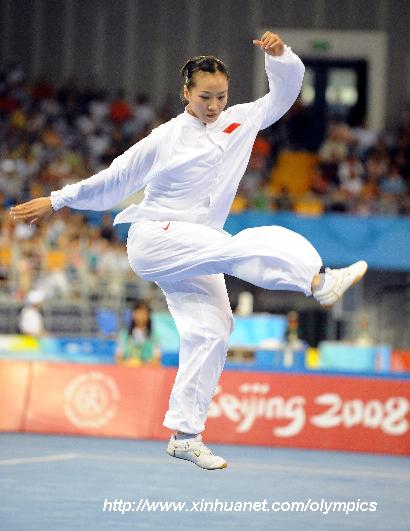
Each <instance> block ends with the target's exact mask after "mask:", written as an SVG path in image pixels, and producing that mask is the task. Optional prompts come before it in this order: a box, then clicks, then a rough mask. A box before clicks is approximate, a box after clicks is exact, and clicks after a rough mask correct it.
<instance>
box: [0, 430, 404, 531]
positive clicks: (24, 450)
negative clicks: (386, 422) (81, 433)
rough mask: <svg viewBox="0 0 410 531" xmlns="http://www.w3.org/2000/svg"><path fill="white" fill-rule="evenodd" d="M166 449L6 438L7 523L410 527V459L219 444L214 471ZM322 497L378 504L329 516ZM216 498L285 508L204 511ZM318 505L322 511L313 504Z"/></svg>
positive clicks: (2, 462)
mask: <svg viewBox="0 0 410 531" xmlns="http://www.w3.org/2000/svg"><path fill="white" fill-rule="evenodd" d="M164 447H165V445H164V443H163V442H157V441H155V442H154V441H134V440H119V439H96V438H86V437H56V436H47V435H30V434H1V435H0V493H1V502H0V529H1V530H5V531H37V530H39V531H40V530H41V531H48V530H50V531H51V530H53V531H59V530H66V529H67V530H68V529H81V530H82V531H85V530H87V531H88V530H92V531H95V530H97V529H98V530H100V529H116V530H123V529H147V530H155V529H168V530H169V531H173V530H179V529H184V530H185V529H187V530H190V531H193V530H202V529H203V530H205V529H206V530H209V529H212V530H213V531H216V530H226V529H236V530H241V529H244V530H245V529H246V530H248V529H252V530H254V529H257V530H262V529H274V530H280V531H282V530H286V531H292V530H295V531H296V530H297V531H301V530H309V531H314V530H328V529H332V530H344V529H346V530H347V529H349V530H357V529H372V530H383V531H386V530H407V529H409V521H410V504H409V493H410V459H408V458H405V457H390V456H380V455H368V454H349V453H341V452H322V451H308V450H284V449H275V448H262V447H249V446H228V445H212V448H213V449H214V450H216V451H217V452H218V453H220V455H223V456H224V457H225V458H226V459H227V460H228V462H229V467H228V468H227V469H225V470H218V471H212V472H209V471H203V470H201V469H199V468H197V467H196V466H194V465H192V464H191V463H188V462H185V461H180V460H176V459H172V458H171V457H169V456H167V455H166V454H165V452H164ZM121 498H122V500H123V502H125V501H129V502H135V503H134V505H133V506H132V507H134V511H132V510H131V511H129V512H124V514H122V513H121V512H119V511H116V512H114V511H111V512H109V511H108V510H106V511H103V506H104V500H106V499H107V500H109V501H111V502H114V501H115V499H117V500H118V502H117V508H119V507H120V504H119V500H120V499H121ZM322 498H323V500H324V501H325V502H326V503H327V504H329V503H330V502H332V501H346V502H348V501H350V502H355V503H353V504H351V505H350V507H352V508H353V507H356V506H357V505H358V503H360V502H365V501H367V502H372V501H373V502H377V508H376V511H375V512H358V511H353V512H350V513H349V514H346V513H345V512H343V510H341V511H336V512H333V511H332V510H331V511H330V512H328V514H323V512H325V511H326V509H325V506H324V505H323V503H324V502H321V500H322ZM145 499H147V500H148V502H149V503H151V502H154V501H161V502H166V501H176V502H186V505H185V506H184V508H183V510H182V511H181V512H179V511H178V512H174V511H162V512H161V511H160V509H157V510H156V511H155V512H152V511H151V512H149V511H148V510H147V509H146V507H147V505H145V509H144V511H142V512H141V511H136V509H135V508H136V507H138V503H140V500H143V502H142V503H144V500H145ZM216 499H218V500H220V501H223V502H231V501H233V502H244V501H250V502H258V501H259V502H262V503H261V504H260V505H259V506H258V505H255V506H254V507H256V508H258V507H259V508H263V507H265V508H270V507H272V503H274V502H284V503H283V504H282V507H283V509H284V510H279V511H275V510H272V509H270V510H269V511H267V510H265V511H262V510H260V511H257V510H252V511H248V510H247V511H241V512H237V511H236V512H227V511H223V512H221V511H219V510H218V511H210V510H209V508H211V505H210V504H208V506H207V507H208V510H207V511H200V509H201V508H204V507H205V505H204V504H205V502H211V501H213V502H214V501H215V500H216ZM265 499H266V500H267V501H266V503H265V505H263V501H264V500H265ZM309 499H310V500H311V502H310V504H311V505H310V506H309V508H308V509H307V510H306V511H304V512H302V511H300V512H295V510H294V511H291V510H287V509H288V507H289V505H288V504H286V502H290V503H291V502H292V501H303V502H305V503H307V502H308V500H309ZM358 500H360V502H358ZM193 502H196V504H197V505H196V506H195V505H194V503H193ZM314 502H317V504H315V503H314ZM321 503H322V507H320V504H321ZM108 507H109V505H108V504H106V508H107V509H108ZM113 507H114V506H113ZM122 507H123V508H125V507H126V506H122ZM127 507H128V506H127ZM130 507H131V505H130ZM140 507H141V505H140ZM228 507H229V505H228ZM236 507H237V508H238V507H240V504H239V505H238V504H236ZM248 507H249V505H248ZM274 507H275V508H276V509H277V508H278V507H280V506H279V504H276V505H275V506H274ZM317 507H318V510H317V511H316V512H314V511H312V510H311V509H310V508H313V509H316V508H317ZM342 507H343V506H342ZM191 509H194V510H191Z"/></svg>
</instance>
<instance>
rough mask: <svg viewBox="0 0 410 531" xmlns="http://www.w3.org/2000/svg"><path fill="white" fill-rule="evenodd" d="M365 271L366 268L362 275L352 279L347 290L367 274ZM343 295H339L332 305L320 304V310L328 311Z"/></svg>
mask: <svg viewBox="0 0 410 531" xmlns="http://www.w3.org/2000/svg"><path fill="white" fill-rule="evenodd" d="M367 269H368V267H367V266H366V269H365V270H364V271H363V273H362V274H361V275H357V277H356V278H355V279H354V281H353V282H352V283H351V284H350V286H349V287H348V288H347V289H350V288H351V287H352V286H355V285H356V284H357V283H358V282H360V281H361V280H362V278H363V277H364V276H365V274H366V273H367ZM346 291H347V290H346ZM346 291H345V292H344V293H343V295H344V294H345V293H346ZM343 295H341V296H340V297H339V298H338V299H337V301H335V302H334V303H333V304H322V308H324V309H325V310H330V308H332V307H333V306H334V305H335V304H336V303H337V302H339V301H340V299H341V298H342V297H343Z"/></svg>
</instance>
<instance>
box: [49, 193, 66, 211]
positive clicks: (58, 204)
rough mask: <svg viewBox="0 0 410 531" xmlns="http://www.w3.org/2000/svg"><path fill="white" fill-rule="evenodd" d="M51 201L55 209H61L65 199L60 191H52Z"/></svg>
mask: <svg viewBox="0 0 410 531" xmlns="http://www.w3.org/2000/svg"><path fill="white" fill-rule="evenodd" d="M50 201H51V206H52V207H53V210H60V208H63V206H64V203H63V200H62V199H61V197H60V191H57V192H51V194H50Z"/></svg>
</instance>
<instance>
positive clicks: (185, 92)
mask: <svg viewBox="0 0 410 531" xmlns="http://www.w3.org/2000/svg"><path fill="white" fill-rule="evenodd" d="M189 96H190V91H189V90H188V87H187V86H186V85H184V98H185V99H186V101H189Z"/></svg>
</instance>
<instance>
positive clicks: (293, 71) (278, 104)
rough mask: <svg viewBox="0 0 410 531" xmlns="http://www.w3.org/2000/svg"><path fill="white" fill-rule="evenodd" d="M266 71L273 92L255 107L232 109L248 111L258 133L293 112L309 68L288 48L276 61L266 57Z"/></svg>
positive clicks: (252, 105)
mask: <svg viewBox="0 0 410 531" xmlns="http://www.w3.org/2000/svg"><path fill="white" fill-rule="evenodd" d="M265 71H266V74H267V76H268V82H269V92H268V93H267V94H266V95H265V96H263V97H262V98H259V99H257V100H255V101H253V102H251V103H245V104H242V105H237V106H234V107H231V109H232V110H233V109H238V110H240V111H242V112H244V111H245V114H246V116H247V117H248V119H249V120H251V121H252V122H256V124H257V125H258V129H265V128H266V127H269V126H270V125H272V124H273V123H275V122H277V121H278V120H279V118H281V117H282V116H283V115H284V114H285V113H286V111H288V110H289V109H290V107H291V106H292V104H293V103H294V102H295V100H296V98H297V97H298V95H299V92H300V89H301V87H302V81H303V76H304V73H305V67H304V64H303V63H302V61H301V60H300V59H299V57H298V56H297V55H296V54H295V53H294V52H292V50H291V48H290V47H289V46H286V45H285V51H284V53H283V55H281V56H277V57H273V56H271V55H268V54H266V53H265Z"/></svg>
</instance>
